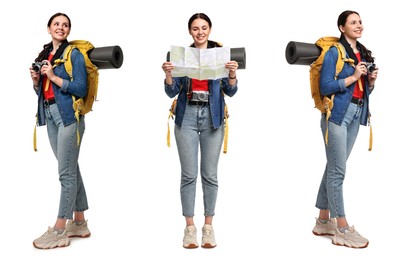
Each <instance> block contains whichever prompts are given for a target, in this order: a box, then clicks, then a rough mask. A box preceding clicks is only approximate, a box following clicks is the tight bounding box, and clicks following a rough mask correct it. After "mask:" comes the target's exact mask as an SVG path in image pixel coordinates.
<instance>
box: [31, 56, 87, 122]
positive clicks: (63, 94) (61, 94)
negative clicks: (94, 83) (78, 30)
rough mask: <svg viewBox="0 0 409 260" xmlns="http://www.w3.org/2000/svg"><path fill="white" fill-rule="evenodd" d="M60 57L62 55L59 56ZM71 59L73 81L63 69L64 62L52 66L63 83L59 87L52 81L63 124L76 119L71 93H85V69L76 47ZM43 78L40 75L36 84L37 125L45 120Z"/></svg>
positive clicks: (82, 94) (82, 95)
mask: <svg viewBox="0 0 409 260" xmlns="http://www.w3.org/2000/svg"><path fill="white" fill-rule="evenodd" d="M61 58H62V56H61ZM71 61H72V75H73V81H71V80H70V77H69V75H68V73H67V71H66V70H65V67H64V64H63V63H62V64H60V65H58V66H56V67H55V68H54V74H55V75H56V76H57V77H60V78H62V79H63V84H62V86H61V88H60V87H58V86H56V85H55V84H54V83H53V82H51V83H52V88H53V91H54V96H55V101H56V104H57V106H58V110H59V111H60V114H61V118H62V121H63V123H64V125H65V126H67V125H70V124H72V123H74V122H76V121H77V119H76V118H75V115H74V108H73V106H72V105H73V102H72V95H74V96H76V97H78V98H80V97H84V96H85V95H86V93H87V70H86V67H85V60H84V56H83V55H82V53H81V52H80V51H79V50H78V49H73V51H72V53H71ZM43 79H44V77H43V76H41V78H40V81H39V84H38V86H39V87H38V90H37V91H36V92H37V95H38V109H37V117H38V122H37V125H38V126H43V125H45V124H46V122H45V111H44V92H43Z"/></svg>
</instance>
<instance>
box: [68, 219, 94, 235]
mask: <svg viewBox="0 0 409 260" xmlns="http://www.w3.org/2000/svg"><path fill="white" fill-rule="evenodd" d="M65 230H67V235H68V237H81V238H85V237H89V236H90V235H91V232H90V231H89V229H88V221H87V220H84V222H83V223H82V224H81V225H78V224H77V222H75V221H74V220H72V219H70V220H68V222H67V224H66V225H65Z"/></svg>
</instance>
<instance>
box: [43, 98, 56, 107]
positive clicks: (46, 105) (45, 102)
mask: <svg viewBox="0 0 409 260" xmlns="http://www.w3.org/2000/svg"><path fill="white" fill-rule="evenodd" d="M52 104H55V99H54V98H50V99H44V106H45V107H49V106H50V105H52Z"/></svg>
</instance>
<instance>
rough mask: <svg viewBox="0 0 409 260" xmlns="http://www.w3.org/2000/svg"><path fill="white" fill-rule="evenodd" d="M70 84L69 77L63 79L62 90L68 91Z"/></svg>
mask: <svg viewBox="0 0 409 260" xmlns="http://www.w3.org/2000/svg"><path fill="white" fill-rule="evenodd" d="M69 84H70V81H69V80H68V79H63V80H62V86H61V91H62V92H67V91H68V85H69Z"/></svg>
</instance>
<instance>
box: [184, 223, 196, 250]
mask: <svg viewBox="0 0 409 260" xmlns="http://www.w3.org/2000/svg"><path fill="white" fill-rule="evenodd" d="M183 247H184V248H189V249H191V248H198V247H199V244H198V243H197V238H196V227H195V226H187V227H186V228H185V236H184V237H183Z"/></svg>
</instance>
